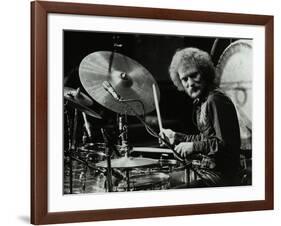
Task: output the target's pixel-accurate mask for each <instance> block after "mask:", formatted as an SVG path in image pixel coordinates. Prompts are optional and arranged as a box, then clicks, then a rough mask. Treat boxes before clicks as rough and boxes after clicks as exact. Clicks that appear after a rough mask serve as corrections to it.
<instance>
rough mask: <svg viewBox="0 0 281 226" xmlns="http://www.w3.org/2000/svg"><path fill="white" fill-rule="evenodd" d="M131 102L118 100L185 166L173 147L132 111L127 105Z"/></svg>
mask: <svg viewBox="0 0 281 226" xmlns="http://www.w3.org/2000/svg"><path fill="white" fill-rule="evenodd" d="M132 101H134V100H124V99H122V98H121V99H120V100H119V102H121V103H123V104H125V105H126V106H127V107H128V108H129V109H130V110H131V111H132V112H133V113H134V114H135V116H136V117H137V119H138V120H139V121H140V122H141V123H142V124H143V125H144V126H145V127H147V128H148V129H149V130H150V131H151V132H152V133H153V135H154V136H156V137H157V138H158V139H160V140H161V141H162V142H163V143H164V144H165V145H167V147H168V148H169V149H171V150H172V151H173V153H174V155H175V157H176V158H177V159H178V160H179V161H180V162H182V163H185V164H186V163H187V161H185V160H184V159H182V158H181V157H180V155H179V154H178V153H177V152H176V151H175V149H174V145H172V144H171V143H170V142H168V141H167V140H166V139H164V138H163V137H162V136H160V135H159V134H158V133H156V132H155V131H154V129H153V128H151V126H150V125H148V124H147V123H146V122H145V121H144V120H143V118H142V117H140V116H139V115H138V113H137V112H136V111H135V109H134V108H133V107H132V106H131V105H129V104H128V102H132ZM136 101H138V100H136Z"/></svg>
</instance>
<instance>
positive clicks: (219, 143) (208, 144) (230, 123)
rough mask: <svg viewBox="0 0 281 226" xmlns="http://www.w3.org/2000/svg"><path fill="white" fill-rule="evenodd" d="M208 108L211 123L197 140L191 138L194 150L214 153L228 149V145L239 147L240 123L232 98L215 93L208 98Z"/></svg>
mask: <svg viewBox="0 0 281 226" xmlns="http://www.w3.org/2000/svg"><path fill="white" fill-rule="evenodd" d="M206 110H207V117H208V119H209V122H210V125H209V127H208V128H207V129H206V131H204V132H203V133H202V134H199V136H198V137H196V138H197V140H196V139H193V140H190V141H192V142H193V151H194V152H195V153H204V154H208V155H214V154H217V153H219V152H222V151H223V150H226V147H229V146H232V147H238V146H239V145H240V144H239V142H240V133H239V125H238V120H237V115H236V110H235V107H234V105H233V103H232V102H231V100H230V99H229V98H228V97H226V96H224V95H223V96H222V95H214V96H212V97H211V98H210V99H208V100H207V109H206ZM198 138H200V139H198ZM187 139H188V137H187ZM231 149H232V148H231Z"/></svg>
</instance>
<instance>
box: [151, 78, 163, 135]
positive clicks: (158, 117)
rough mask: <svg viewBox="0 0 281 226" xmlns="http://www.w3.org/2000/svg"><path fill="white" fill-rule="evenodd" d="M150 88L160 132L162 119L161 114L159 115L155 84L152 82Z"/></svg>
mask: <svg viewBox="0 0 281 226" xmlns="http://www.w3.org/2000/svg"><path fill="white" fill-rule="evenodd" d="M152 90H153V97H154V104H155V107H156V113H157V119H158V125H159V130H160V132H162V130H163V126H162V120H161V115H160V109H159V103H158V98H157V93H156V87H155V84H152Z"/></svg>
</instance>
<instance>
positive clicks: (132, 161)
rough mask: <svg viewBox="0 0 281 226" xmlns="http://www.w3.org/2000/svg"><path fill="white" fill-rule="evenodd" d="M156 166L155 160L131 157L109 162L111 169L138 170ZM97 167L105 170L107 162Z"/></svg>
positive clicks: (100, 163)
mask: <svg viewBox="0 0 281 226" xmlns="http://www.w3.org/2000/svg"><path fill="white" fill-rule="evenodd" d="M156 164H158V161H157V160H155V159H149V158H132V157H122V158H119V159H112V160H111V167H112V168H138V167H146V166H152V165H156ZM96 166H97V167H102V168H106V167H107V161H102V162H99V163H97V164H96Z"/></svg>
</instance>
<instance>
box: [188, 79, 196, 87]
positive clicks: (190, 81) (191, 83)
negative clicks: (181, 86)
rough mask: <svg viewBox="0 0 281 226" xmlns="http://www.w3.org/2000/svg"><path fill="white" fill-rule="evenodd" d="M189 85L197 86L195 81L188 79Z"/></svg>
mask: <svg viewBox="0 0 281 226" xmlns="http://www.w3.org/2000/svg"><path fill="white" fill-rule="evenodd" d="M187 85H188V86H189V87H193V86H194V85H195V83H194V81H193V79H191V78H188V80H187Z"/></svg>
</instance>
